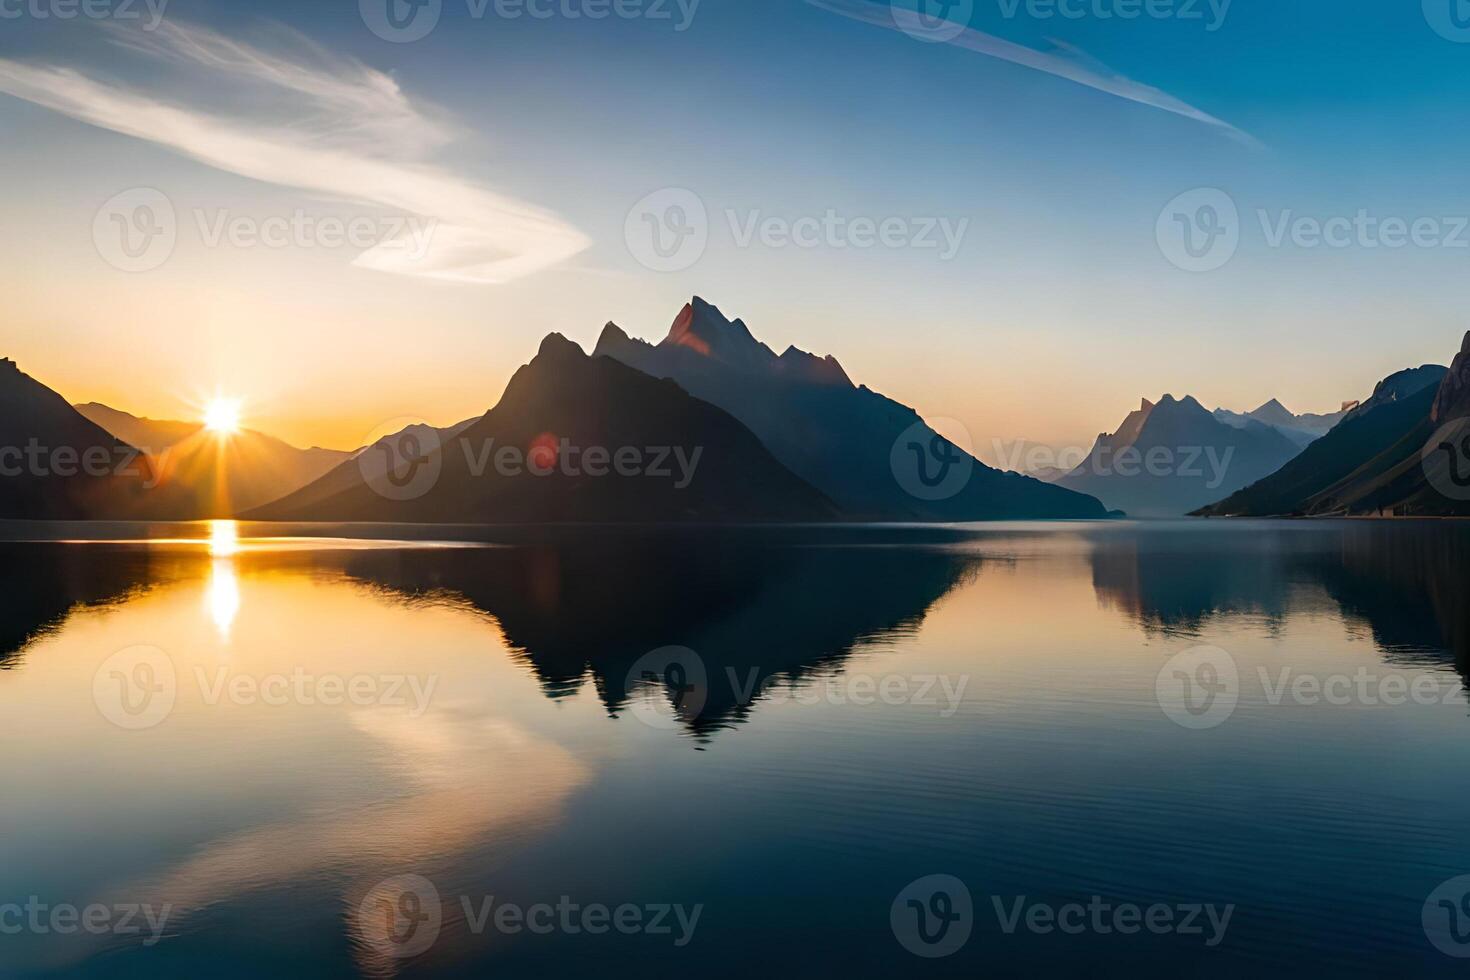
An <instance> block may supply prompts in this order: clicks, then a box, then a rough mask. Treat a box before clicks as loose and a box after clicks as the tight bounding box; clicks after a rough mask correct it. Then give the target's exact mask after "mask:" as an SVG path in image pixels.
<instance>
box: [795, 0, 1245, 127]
mask: <svg viewBox="0 0 1470 980" xmlns="http://www.w3.org/2000/svg"><path fill="white" fill-rule="evenodd" d="M806 2H807V3H809V4H811V5H812V6H813V7H817V8H820V9H822V10H826V11H830V12H831V13H834V14H841V15H842V16H843V17H850V18H852V19H853V20H859V21H862V22H863V23H865V24H874V25H876V26H878V27H887V28H889V29H891V30H896V31H903V32H904V33H906V34H909V35H912V36H915V37H919V38H922V39H925V40H932V41H934V42H938V43H945V44H952V45H954V46H955V47H959V48H964V49H965V50H967V51H975V52H978V53H979V54H983V55H989V56H990V57H992V58H999V59H1000V60H1001V61H1009V62H1010V63H1011V64H1015V65H1023V66H1025V67H1027V68H1032V69H1035V70H1036V71H1040V72H1045V73H1046V74H1048V75H1055V76H1057V77H1058V78H1065V79H1067V80H1068V81H1071V82H1076V83H1077V84H1078V85H1085V86H1086V87H1087V88H1090V89H1096V90H1097V91H1099V92H1106V93H1108V94H1109V95H1115V96H1117V97H1118V98H1120V99H1127V100H1128V101H1129V102H1136V103H1138V104H1140V105H1146V106H1151V107H1153V108H1155V109H1162V110H1163V111H1165V112H1172V113H1174V114H1175V115H1178V116H1183V117H1184V118H1186V119H1193V120H1195V121H1196V122H1201V123H1204V124H1205V125H1208V126H1214V127H1215V128H1217V129H1220V130H1222V131H1223V132H1225V133H1226V134H1227V135H1228V136H1229V137H1230V138H1231V139H1234V140H1236V141H1238V142H1240V143H1244V144H1246V145H1247V146H1251V147H1259V146H1260V143H1259V142H1258V141H1257V140H1256V139H1255V137H1253V136H1251V135H1250V134H1249V133H1246V132H1243V131H1241V130H1239V129H1237V128H1236V127H1234V126H1232V125H1230V123H1228V122H1225V121H1224V120H1223V119H1219V118H1217V117H1215V116H1212V115H1210V114H1209V113H1207V112H1205V111H1204V110H1202V109H1197V108H1195V107H1194V106H1192V105H1190V104H1189V103H1187V102H1184V101H1181V100H1180V99H1176V98H1175V97H1174V96H1172V95H1170V94H1168V93H1167V92H1161V91H1159V90H1158V89H1156V88H1153V87H1152V86H1149V85H1144V84H1143V83H1142V82H1135V81H1134V80H1133V79H1131V78H1125V77H1123V76H1122V75H1119V74H1117V73H1116V72H1114V71H1112V70H1111V69H1109V68H1108V67H1106V66H1105V65H1102V64H1099V63H1098V62H1096V61H1094V60H1093V59H1091V58H1088V57H1087V56H1086V55H1085V54H1083V53H1082V52H1081V51H1079V50H1078V49H1077V48H1075V47H1072V46H1071V45H1068V44H1063V43H1061V42H1058V41H1054V42H1052V43H1053V44H1055V45H1056V49H1055V50H1053V51H1038V50H1036V49H1035V48H1028V47H1026V46H1025V45H1022V44H1017V43H1015V42H1014V41H1007V40H1005V39H1004V38H1000V37H996V36H995V35H994V34H986V33H984V32H982V31H977V30H975V29H974V28H971V27H966V26H963V25H961V24H960V23H958V22H956V21H950V20H944V19H939V18H928V17H920V15H919V13H918V11H917V8H916V9H913V10H910V9H907V7H905V6H903V0H893V2H892V3H884V4H882V5H881V6H880V5H878V4H874V3H869V2H868V0H806ZM917 2H918V3H924V2H925V0H917Z"/></svg>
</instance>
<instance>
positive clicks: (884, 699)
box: [725, 667, 970, 718]
mask: <svg viewBox="0 0 1470 980" xmlns="http://www.w3.org/2000/svg"><path fill="white" fill-rule="evenodd" d="M744 673H745V676H743V677H742V676H740V671H737V670H736V669H735V668H734V667H726V668H725V674H726V679H727V680H728V681H729V683H730V688H731V690H733V691H734V692H735V700H736V702H737V703H738V704H741V705H750V704H753V703H754V702H755V701H757V700H762V701H767V702H769V703H772V704H787V703H790V704H800V705H816V704H826V705H831V706H833V707H844V706H853V707H859V708H863V707H869V706H871V705H878V704H883V705H889V706H897V705H914V706H916V707H921V708H937V709H938V714H939V717H940V718H952V717H954V715H955V713H956V712H958V711H959V710H960V705H961V704H963V703H964V700H965V688H966V687H967V686H968V685H969V683H970V675H969V674H959V675H950V674H852V673H847V672H845V671H844V672H843V673H840V674H833V675H830V676H828V677H822V678H816V679H813V680H806V681H800V682H797V681H781V680H778V679H777V678H776V677H766V678H764V679H762V678H761V671H760V668H759V667H749V668H747V669H746V670H745V672H744Z"/></svg>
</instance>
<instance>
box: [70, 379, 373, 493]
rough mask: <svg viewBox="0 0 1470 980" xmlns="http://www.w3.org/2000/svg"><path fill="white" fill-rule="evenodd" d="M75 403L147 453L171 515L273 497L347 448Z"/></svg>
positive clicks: (310, 477) (316, 474)
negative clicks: (305, 445) (167, 493)
mask: <svg viewBox="0 0 1470 980" xmlns="http://www.w3.org/2000/svg"><path fill="white" fill-rule="evenodd" d="M76 410H77V411H78V412H80V413H81V414H82V415H84V416H86V417H87V418H88V419H90V420H91V421H93V422H95V423H96V424H97V425H99V426H101V427H102V428H103V429H106V430H107V431H108V432H110V433H112V434H113V435H115V436H117V437H118V438H119V439H121V440H123V441H124V442H127V443H128V444H130V445H133V446H137V447H138V448H140V449H142V450H143V451H144V452H146V453H148V454H149V455H150V456H151V457H152V458H153V463H154V466H155V468H156V470H157V472H158V473H159V476H160V485H161V486H163V487H166V488H169V489H170V490H172V491H173V494H172V497H173V499H174V500H175V501H176V503H177V506H178V508H179V509H178V510H177V511H176V512H174V513H170V514H167V515H159V516H166V517H168V518H169V519H171V520H197V519H203V518H216V517H233V516H235V515H236V514H239V513H242V512H244V511H246V510H249V509H251V508H253V507H258V506H260V505H261V504H266V503H270V502H271V501H273V500H278V499H280V498H281V497H284V496H285V495H286V494H288V493H291V492H292V491H293V490H296V489H298V488H300V487H303V486H305V485H306V484H308V483H311V482H313V481H314V480H317V479H319V478H320V477H322V476H323V475H325V474H326V473H327V472H328V471H329V470H331V469H332V468H334V467H335V466H337V465H338V464H340V463H341V462H342V461H344V460H346V459H348V458H349V457H350V456H351V455H352V454H351V453H346V452H340V451H337V450H333V449H320V448H315V447H314V448H311V449H297V448H296V447H295V446H291V445H287V444H286V443H285V442H282V441H281V440H280V439H276V438H274V437H273V436H268V435H265V434H264V433H260V432H255V431H252V430H250V429H242V430H240V431H239V432H234V433H230V434H229V435H228V436H224V435H220V434H218V433H214V432H211V431H209V430H208V429H206V428H205V427H204V426H203V425H200V424H198V423H193V422H173V421H160V420H155V419H146V418H139V417H137V416H135V415H129V414H128V413H127V412H121V411H118V410H117V409H114V408H109V407H108V406H106V405H102V404H99V403H97V402H89V403H87V404H84V405H77V406H76Z"/></svg>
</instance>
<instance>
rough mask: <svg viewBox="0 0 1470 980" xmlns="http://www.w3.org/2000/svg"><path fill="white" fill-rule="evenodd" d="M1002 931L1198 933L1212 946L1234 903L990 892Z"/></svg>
mask: <svg viewBox="0 0 1470 980" xmlns="http://www.w3.org/2000/svg"><path fill="white" fill-rule="evenodd" d="M990 905H991V907H992V908H993V909H994V910H995V916H996V920H997V921H998V922H999V924H1000V930H1001V932H1003V933H1005V934H1006V935H1008V936H1009V935H1012V934H1014V933H1016V932H1020V931H1024V932H1029V933H1034V934H1036V935H1040V936H1047V935H1051V934H1052V933H1058V932H1059V933H1062V934H1063V935H1066V936H1080V935H1083V934H1084V933H1091V934H1093V935H1098V936H1112V935H1117V936H1133V935H1137V934H1139V933H1147V934H1149V935H1153V936H1170V935H1173V936H1197V937H1199V938H1200V940H1201V941H1202V942H1203V943H1204V945H1205V946H1206V947H1208V948H1211V949H1213V948H1214V947H1216V946H1218V945H1220V943H1221V942H1222V941H1224V939H1225V931H1226V930H1227V929H1229V928H1230V919H1231V917H1232V916H1233V915H1234V914H1235V906H1234V904H1227V905H1216V904H1215V903H1213V902H1152V903H1149V904H1147V905H1144V904H1142V903H1139V902H1114V901H1109V900H1108V899H1105V898H1103V897H1102V896H1101V895H1092V896H1090V897H1089V898H1088V900H1087V901H1086V902H1063V903H1061V904H1057V905H1053V904H1051V903H1049V902H1037V901H1032V900H1031V899H1030V898H1029V897H1028V896H1026V895H1013V896H1006V897H1002V896H1000V895H992V896H990Z"/></svg>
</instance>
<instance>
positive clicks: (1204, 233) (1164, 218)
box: [1154, 187, 1240, 272]
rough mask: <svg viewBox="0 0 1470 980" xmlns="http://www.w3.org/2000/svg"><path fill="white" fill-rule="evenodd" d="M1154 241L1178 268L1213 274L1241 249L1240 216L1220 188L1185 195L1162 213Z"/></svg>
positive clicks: (1208, 188) (1205, 188) (1197, 190)
mask: <svg viewBox="0 0 1470 980" xmlns="http://www.w3.org/2000/svg"><path fill="white" fill-rule="evenodd" d="M1154 238H1155V239H1156V240H1157V242H1158V245H1159V251H1160V252H1162V253H1163V255H1164V258H1166V259H1168V260H1169V261H1170V262H1171V263H1173V264H1174V265H1175V266H1177V267H1178V268H1180V269H1183V270H1184V271H1186V272H1213V271H1214V270H1215V269H1218V268H1220V267H1221V266H1223V265H1224V264H1225V263H1227V262H1229V261H1230V260H1231V259H1232V258H1234V257H1235V250H1236V249H1237V248H1239V247H1240V212H1239V210H1237V209H1236V207H1235V201H1233V200H1232V199H1231V197H1230V195H1229V194H1226V193H1225V192H1224V191H1222V190H1220V189H1219V188H1216V187H1200V188H1196V189H1195V190H1192V191H1185V192H1184V193H1183V194H1180V195H1179V196H1177V197H1175V198H1174V199H1173V200H1171V201H1170V202H1169V203H1168V204H1166V205H1164V209H1163V210H1162V211H1160V212H1159V217H1158V220H1157V221H1156V222H1155V224H1154Z"/></svg>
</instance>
